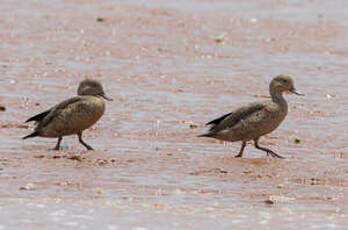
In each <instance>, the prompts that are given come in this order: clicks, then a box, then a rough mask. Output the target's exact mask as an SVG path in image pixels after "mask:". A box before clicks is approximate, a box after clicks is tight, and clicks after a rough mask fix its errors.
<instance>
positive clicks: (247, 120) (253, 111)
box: [199, 75, 303, 158]
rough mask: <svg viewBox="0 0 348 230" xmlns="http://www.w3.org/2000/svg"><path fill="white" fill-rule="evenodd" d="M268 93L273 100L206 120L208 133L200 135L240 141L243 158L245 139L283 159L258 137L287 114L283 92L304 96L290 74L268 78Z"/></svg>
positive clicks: (268, 130) (240, 152) (256, 103)
mask: <svg viewBox="0 0 348 230" xmlns="http://www.w3.org/2000/svg"><path fill="white" fill-rule="evenodd" d="M269 92H270V94H271V97H272V100H268V101H263V102H255V103H251V104H248V105H246V106H242V107H240V108H238V109H236V110H235V111H233V112H231V113H229V114H226V115H223V116H222V117H219V118H217V119H215V120H212V121H210V122H208V123H207V125H211V127H210V129H209V131H208V133H206V134H203V135H200V136H199V137H212V138H216V139H219V140H223V141H229V142H235V141H242V147H241V149H240V151H239V154H238V155H236V156H235V157H242V156H243V151H244V148H245V146H246V142H247V141H249V140H253V141H254V145H255V147H256V148H257V149H260V150H263V151H265V152H267V156H268V155H269V154H270V155H271V156H272V157H278V158H284V157H282V156H280V155H278V154H276V153H275V152H273V151H272V150H270V149H268V148H265V147H261V146H259V144H258V141H259V139H260V137H261V136H263V135H266V134H268V133H270V132H272V131H273V130H275V129H276V128H277V127H278V126H279V125H280V123H282V121H283V120H284V118H285V117H286V115H287V113H288V104H287V102H286V100H285V99H284V97H283V92H290V93H293V94H297V95H303V94H301V93H299V92H297V91H296V90H295V87H294V82H293V80H292V79H291V77H289V76H284V75H279V76H277V77H275V78H273V80H272V81H271V83H270V85H269Z"/></svg>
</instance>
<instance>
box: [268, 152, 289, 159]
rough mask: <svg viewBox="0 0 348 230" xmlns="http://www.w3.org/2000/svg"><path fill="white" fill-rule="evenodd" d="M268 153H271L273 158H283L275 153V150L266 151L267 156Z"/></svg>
mask: <svg viewBox="0 0 348 230" xmlns="http://www.w3.org/2000/svg"><path fill="white" fill-rule="evenodd" d="M269 154H271V156H272V157H274V158H280V159H285V157H283V156H281V155H279V154H276V153H275V152H273V151H267V156H269Z"/></svg>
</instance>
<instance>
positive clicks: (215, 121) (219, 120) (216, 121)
mask: <svg viewBox="0 0 348 230" xmlns="http://www.w3.org/2000/svg"><path fill="white" fill-rule="evenodd" d="M231 114H232V113H228V114H225V115H223V116H221V117H219V118H216V119H215V120H212V121H209V122H208V123H207V124H205V125H217V124H219V123H220V122H221V121H222V120H223V119H225V118H226V117H228V116H229V115H231Z"/></svg>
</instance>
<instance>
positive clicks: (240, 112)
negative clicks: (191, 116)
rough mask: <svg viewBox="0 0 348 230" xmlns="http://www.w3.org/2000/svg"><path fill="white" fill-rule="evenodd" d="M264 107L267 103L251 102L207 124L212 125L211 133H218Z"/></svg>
mask: <svg viewBox="0 0 348 230" xmlns="http://www.w3.org/2000/svg"><path fill="white" fill-rule="evenodd" d="M264 108H265V105H264V104H263V103H251V104H249V105H246V106H242V107H240V108H238V109H237V110H235V111H233V112H231V113H228V114H225V115H223V116H221V117H219V118H217V119H215V120H212V121H210V122H208V123H207V125H211V127H210V129H209V133H217V132H220V131H221V130H224V129H227V128H231V127H233V126H235V125H236V124H237V123H238V122H240V121H242V120H244V119H246V118H247V117H249V116H251V115H252V114H253V113H255V112H258V111H260V110H262V109H264Z"/></svg>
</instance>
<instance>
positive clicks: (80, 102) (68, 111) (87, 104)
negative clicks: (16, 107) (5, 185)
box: [23, 79, 110, 150]
mask: <svg viewBox="0 0 348 230" xmlns="http://www.w3.org/2000/svg"><path fill="white" fill-rule="evenodd" d="M103 98H105V99H107V100H110V99H108V98H107V97H106V96H105V93H104V90H103V87H102V85H101V83H100V82H98V81H96V80H92V79H86V80H84V81H82V82H81V83H80V85H79V88H78V96H76V97H73V98H69V99H67V100H65V101H63V102H61V103H59V104H58V105H56V106H54V107H53V108H51V109H49V110H47V111H45V112H43V113H40V114H38V115H35V116H33V117H31V118H29V119H28V120H27V121H26V122H30V121H35V122H36V123H37V125H36V127H35V130H34V132H33V133H31V134H29V135H28V136H25V137H23V139H27V138H30V137H36V136H39V137H51V138H55V137H58V142H57V145H56V147H55V148H54V149H55V150H58V149H59V147H60V142H61V140H62V138H63V136H68V135H74V134H76V135H78V137H79V141H80V143H81V144H82V145H84V146H85V147H86V148H87V149H88V150H93V148H92V147H91V146H89V145H88V144H86V143H85V142H84V141H83V140H82V132H83V131H84V130H85V129H88V128H89V127H91V126H92V125H94V124H95V123H96V122H97V121H98V120H99V118H100V117H101V116H102V115H103V114H104V111H105V103H104V100H103Z"/></svg>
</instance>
